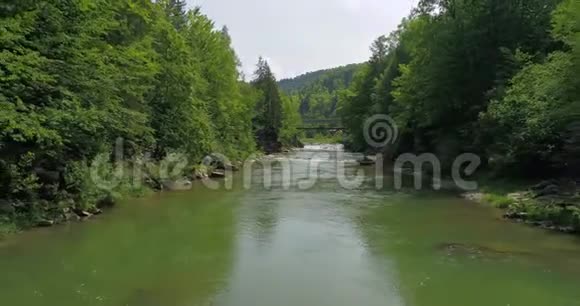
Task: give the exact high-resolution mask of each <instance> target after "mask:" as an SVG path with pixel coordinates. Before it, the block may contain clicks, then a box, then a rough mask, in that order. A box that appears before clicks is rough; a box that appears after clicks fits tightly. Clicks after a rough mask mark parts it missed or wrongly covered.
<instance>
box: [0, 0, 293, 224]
mask: <svg viewBox="0 0 580 306" xmlns="http://www.w3.org/2000/svg"><path fill="white" fill-rule="evenodd" d="M2 7H3V9H2V12H1V13H0V170H1V171H0V192H2V198H5V199H6V200H7V201H9V202H10V203H22V205H16V207H18V208H17V210H18V211H17V216H13V217H12V219H16V220H18V222H19V223H34V222H35V221H37V220H38V219H40V218H43V217H49V218H53V217H54V216H56V215H58V214H60V210H62V209H66V208H78V209H86V208H91V207H94V206H95V205H96V204H97V203H98V202H99V201H102V200H103V199H110V198H111V197H121V196H122V195H125V194H130V193H134V192H142V189H141V188H139V186H138V185H137V186H136V185H134V182H130V181H129V180H128V179H127V180H126V181H125V180H124V181H122V182H120V184H118V185H117V186H116V187H115V188H113V189H111V190H107V191H104V190H103V189H102V188H99V186H96V185H95V182H93V181H92V180H91V175H90V166H91V165H92V162H93V161H95V160H102V161H103V163H101V164H102V168H103V169H101V170H102V171H104V172H106V173H109V176H112V175H113V174H114V169H115V168H114V166H113V165H112V164H111V162H110V157H111V152H112V149H111V148H112V146H113V144H114V143H115V141H116V140H117V139H119V138H120V139H123V140H124V146H123V147H122V148H121V149H122V151H123V153H124V155H125V157H126V158H130V159H140V158H142V156H145V154H146V153H152V157H153V158H154V159H156V160H161V159H163V158H165V157H166V156H168V155H169V154H171V153H173V152H183V153H185V154H187V157H188V158H189V159H190V161H191V162H192V163H193V164H195V163H199V162H200V161H201V159H202V158H203V157H204V156H205V155H207V154H210V153H212V152H219V153H222V154H225V155H226V156H228V157H229V158H231V159H234V160H235V159H241V158H242V157H243V156H244V155H247V154H250V153H252V152H253V151H255V150H256V144H255V140H254V135H253V132H254V131H253V126H252V119H253V118H254V117H255V103H256V101H257V100H258V99H259V97H260V96H259V94H258V93H256V92H255V91H254V90H253V89H252V88H250V86H249V85H248V84H244V83H242V82H240V81H239V78H240V76H239V73H238V70H237V68H238V59H237V56H236V55H235V53H234V51H233V49H232V47H231V40H230V38H229V36H228V34H227V30H226V29H224V30H217V29H215V28H214V25H213V23H212V21H211V20H209V19H208V18H207V17H206V16H204V15H203V14H201V12H200V11H199V10H198V9H196V10H194V11H190V12H187V11H186V10H185V1H181V0H162V1H155V2H153V1H150V0H118V1H108V0H65V1H61V0H42V1H13V2H12V4H10V5H7V6H4V5H3V6H2ZM278 102H279V103H278V108H277V110H276V113H277V116H274V117H273V118H274V119H276V120H275V122H274V123H273V125H272V126H275V127H276V129H281V128H282V111H281V107H282V106H281V102H280V100H278ZM261 115H262V114H261ZM263 117H265V116H263ZM292 120H293V117H291V116H289V117H288V122H291V121H292ZM123 167H125V168H126V170H127V171H132V170H133V167H136V165H134V164H131V163H128V162H127V163H125V164H124V166H123ZM135 187H137V190H134V189H135ZM11 207H12V206H11Z"/></svg>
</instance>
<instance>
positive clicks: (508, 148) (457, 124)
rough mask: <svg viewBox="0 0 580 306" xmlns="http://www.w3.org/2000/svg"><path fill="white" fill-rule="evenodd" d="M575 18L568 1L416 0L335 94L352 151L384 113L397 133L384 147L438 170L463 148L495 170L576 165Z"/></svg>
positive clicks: (579, 87) (579, 90) (578, 86)
mask: <svg viewBox="0 0 580 306" xmlns="http://www.w3.org/2000/svg"><path fill="white" fill-rule="evenodd" d="M560 3H561V4H560ZM559 4H560V5H559ZM579 20H580V9H579V4H578V1H575V0H566V1H559V0H550V1H545V0H531V1H515V0H508V1H497V0H484V1H464V0H459V1H437V0H422V1H420V3H419V5H418V7H417V8H416V9H415V10H414V11H413V12H412V13H411V15H410V16H409V18H407V19H404V20H403V22H402V23H401V25H400V26H399V28H398V29H397V30H396V31H395V32H393V33H392V34H391V35H390V36H388V37H385V36H382V37H380V38H378V39H377V40H376V41H375V42H374V43H373V45H372V47H371V51H372V55H371V58H370V59H369V61H368V62H367V63H366V64H365V66H364V68H363V69H362V70H361V72H360V73H359V74H358V75H357V76H356V77H355V78H354V81H353V83H352V85H351V87H350V88H349V90H348V91H345V92H343V94H342V99H341V100H342V103H341V108H340V114H341V116H342V118H343V122H344V124H345V126H346V127H347V128H348V131H349V138H350V140H349V142H350V143H351V144H352V149H355V150H360V151H366V150H369V149H372V148H369V146H368V144H367V143H366V142H365V139H364V137H363V136H364V134H363V131H362V128H363V125H364V122H365V120H366V119H368V118H369V117H371V116H373V115H375V114H387V115H390V116H391V117H392V118H394V119H395V121H396V123H397V126H398V129H399V134H400V137H399V139H398V143H397V144H396V145H395V146H393V147H394V148H385V150H396V151H397V152H395V153H406V152H413V153H422V152H433V153H435V154H437V155H438V156H439V158H440V160H441V161H442V163H443V165H444V166H446V167H449V166H450V164H451V162H452V159H453V158H454V157H455V156H457V155H458V154H461V153H463V152H472V153H477V154H479V155H480V156H481V157H482V158H483V159H484V161H486V164H488V165H491V166H492V167H494V168H495V169H497V170H504V169H512V170H522V169H526V168H527V169H531V167H530V166H531V165H534V167H533V169H534V170H535V171H536V172H539V170H548V169H551V170H554V169H564V168H566V167H570V166H571V165H572V164H574V165H580V162H578V158H577V157H574V156H575V155H577V154H576V153H577V152H580V139H579V138H580V137H576V136H577V131H578V130H579V128H578V125H577V123H578V122H580V116H579V114H580V82H579V81H578V78H577V77H576V76H577V75H578V73H579V72H580V69H579V67H580V65H579V63H580V61H579V58H580V57H579V56H578V54H579V52H580V51H579V49H580V48H579V47H578V46H579V45H580V34H579V33H580V31H579V27H580V26H579V23H580V21H579ZM576 167H578V166H576ZM519 172H520V173H522V172H521V171H519ZM570 172H574V171H570Z"/></svg>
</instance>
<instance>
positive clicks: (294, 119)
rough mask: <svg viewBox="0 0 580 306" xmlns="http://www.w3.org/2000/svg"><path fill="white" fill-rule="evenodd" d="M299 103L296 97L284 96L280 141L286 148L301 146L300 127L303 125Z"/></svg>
mask: <svg viewBox="0 0 580 306" xmlns="http://www.w3.org/2000/svg"><path fill="white" fill-rule="evenodd" d="M299 107H300V104H299V101H298V99H296V98H295V97H291V96H290V97H289V96H282V113H283V119H282V128H281V129H280V141H281V142H282V145H284V146H286V147H295V146H299V145H300V141H299V139H298V138H299V136H300V134H301V133H300V131H299V130H298V127H299V126H300V125H301V124H302V118H301V117H300V112H299Z"/></svg>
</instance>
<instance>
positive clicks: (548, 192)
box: [535, 185, 560, 198]
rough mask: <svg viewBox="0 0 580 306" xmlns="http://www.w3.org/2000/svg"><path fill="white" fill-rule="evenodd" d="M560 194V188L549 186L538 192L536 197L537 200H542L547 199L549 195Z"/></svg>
mask: <svg viewBox="0 0 580 306" xmlns="http://www.w3.org/2000/svg"><path fill="white" fill-rule="evenodd" d="M558 193H560V188H559V187H558V186H556V185H548V186H546V187H544V188H543V189H542V190H540V191H537V192H536V195H535V197H536V198H540V197H545V196H549V195H555V194H558Z"/></svg>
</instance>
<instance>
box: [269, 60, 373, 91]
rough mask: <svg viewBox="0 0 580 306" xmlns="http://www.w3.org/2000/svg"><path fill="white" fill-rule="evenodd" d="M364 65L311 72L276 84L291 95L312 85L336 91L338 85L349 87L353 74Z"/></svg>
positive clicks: (351, 65)
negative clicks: (318, 84)
mask: <svg viewBox="0 0 580 306" xmlns="http://www.w3.org/2000/svg"><path fill="white" fill-rule="evenodd" d="M363 65H364V64H350V65H347V66H342V67H337V68H331V69H324V70H318V71H313V72H308V73H305V74H303V75H300V76H297V77H295V78H291V79H284V80H281V81H280V82H278V84H279V85H280V89H282V90H283V91H284V92H286V93H293V92H297V91H301V90H303V89H305V88H307V87H309V86H311V85H313V84H314V83H320V82H321V83H323V85H324V87H326V88H328V89H329V90H331V91H334V90H335V89H337V88H336V87H337V86H340V84H342V85H343V87H348V86H350V83H351V82H352V79H353V77H354V75H355V73H356V72H357V71H358V70H359V69H360V68H361V67H362V66H363Z"/></svg>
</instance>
